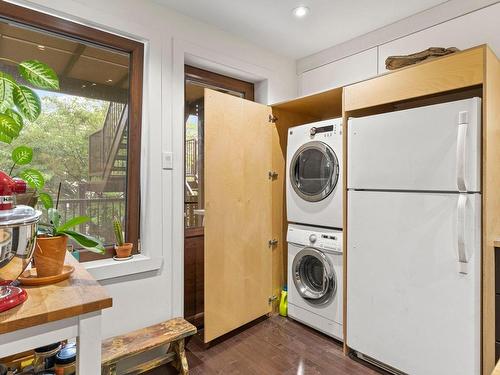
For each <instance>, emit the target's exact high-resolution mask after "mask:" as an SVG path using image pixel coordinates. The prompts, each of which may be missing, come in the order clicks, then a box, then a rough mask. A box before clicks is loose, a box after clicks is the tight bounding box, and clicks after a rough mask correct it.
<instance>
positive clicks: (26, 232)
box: [0, 206, 42, 298]
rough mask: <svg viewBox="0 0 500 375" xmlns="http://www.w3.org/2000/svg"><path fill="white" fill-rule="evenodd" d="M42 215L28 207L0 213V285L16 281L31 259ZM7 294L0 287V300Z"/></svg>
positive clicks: (6, 291) (4, 288)
mask: <svg viewBox="0 0 500 375" xmlns="http://www.w3.org/2000/svg"><path fill="white" fill-rule="evenodd" d="M41 215H42V213H41V212H40V211H37V210H35V209H33V208H32V207H28V206H17V207H15V208H14V209H12V210H8V211H0V284H1V283H2V281H7V280H15V279H17V278H18V277H19V276H20V275H21V274H22V273H23V271H24V270H25V269H26V267H27V266H28V265H29V263H30V261H31V258H32V257H33V251H34V249H35V244H36V232H37V229H38V221H39V220H40V216H41ZM7 293H8V289H7V288H6V287H5V286H0V298H1V297H4V296H5V295H6V294H7Z"/></svg>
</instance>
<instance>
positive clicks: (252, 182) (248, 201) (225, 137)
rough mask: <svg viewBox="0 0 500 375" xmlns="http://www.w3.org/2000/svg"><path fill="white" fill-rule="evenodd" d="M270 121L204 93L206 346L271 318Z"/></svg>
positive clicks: (266, 111) (250, 107) (229, 99)
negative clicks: (268, 315) (246, 326)
mask: <svg viewBox="0 0 500 375" xmlns="http://www.w3.org/2000/svg"><path fill="white" fill-rule="evenodd" d="M270 114H271V109H270V108H269V107H267V106H264V105H262V104H258V103H254V102H250V101H247V100H243V99H239V98H236V97H233V96H230V95H227V94H222V93H219V92H216V91H213V90H209V89H206V90H205V124H204V134H205V166H204V168H205V176H204V184H205V338H204V340H205V342H209V341H212V340H213V339H215V338H217V337H220V336H222V335H224V334H225V333H228V332H230V331H232V330H234V329H236V328H238V327H241V326H242V325H244V324H246V323H248V322H251V321H252V320H254V319H256V318H259V317H261V316H263V315H265V314H267V313H268V312H270V311H271V305H270V304H269V297H270V296H271V294H272V249H271V248H270V247H269V244H268V242H269V240H270V239H271V238H272V220H271V219H272V218H271V214H272V212H271V211H272V196H271V195H272V191H271V189H272V183H273V181H272V180H271V179H269V171H271V170H272V144H271V142H272V131H273V126H272V125H271V124H270V123H269V115H270Z"/></svg>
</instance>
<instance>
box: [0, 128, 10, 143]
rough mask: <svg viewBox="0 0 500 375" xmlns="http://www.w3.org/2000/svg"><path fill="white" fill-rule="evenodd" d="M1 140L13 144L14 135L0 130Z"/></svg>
mask: <svg viewBox="0 0 500 375" xmlns="http://www.w3.org/2000/svg"><path fill="white" fill-rule="evenodd" d="M0 142H3V143H8V144H11V143H12V137H11V136H9V135H7V134H5V133H3V132H2V131H0Z"/></svg>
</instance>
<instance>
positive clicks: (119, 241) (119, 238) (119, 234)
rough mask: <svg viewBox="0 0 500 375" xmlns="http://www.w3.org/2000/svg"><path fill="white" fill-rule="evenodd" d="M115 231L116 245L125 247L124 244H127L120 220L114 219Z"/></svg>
mask: <svg viewBox="0 0 500 375" xmlns="http://www.w3.org/2000/svg"><path fill="white" fill-rule="evenodd" d="M113 230H114V232H115V239H116V245H117V246H123V243H124V242H125V241H124V240H123V229H122V223H121V221H120V220H119V219H118V218H116V217H115V218H113Z"/></svg>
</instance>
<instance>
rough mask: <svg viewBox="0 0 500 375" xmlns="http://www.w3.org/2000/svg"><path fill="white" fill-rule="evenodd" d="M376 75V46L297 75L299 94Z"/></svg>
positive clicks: (302, 94)
mask: <svg viewBox="0 0 500 375" xmlns="http://www.w3.org/2000/svg"><path fill="white" fill-rule="evenodd" d="M376 75H377V48H376V47H375V48H371V49H369V50H366V51H363V52H360V53H357V54H356V55H352V56H349V57H346V58H344V59H342V60H338V61H334V62H331V63H329V64H326V65H323V66H320V67H318V68H316V69H312V70H309V71H307V72H304V73H303V74H301V75H300V76H299V96H304V95H310V94H313V93H317V92H320V91H326V90H329V89H332V88H334V87H341V86H345V85H349V84H351V83H355V82H359V81H362V80H365V79H367V78H371V77H374V76H376Z"/></svg>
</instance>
